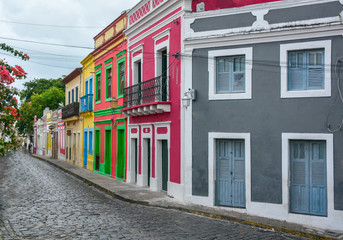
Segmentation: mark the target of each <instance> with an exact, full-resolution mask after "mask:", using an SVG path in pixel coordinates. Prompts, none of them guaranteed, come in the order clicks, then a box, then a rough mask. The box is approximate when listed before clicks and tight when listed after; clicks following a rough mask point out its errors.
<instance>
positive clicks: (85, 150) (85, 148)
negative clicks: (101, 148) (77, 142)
mask: <svg viewBox="0 0 343 240" xmlns="http://www.w3.org/2000/svg"><path fill="white" fill-rule="evenodd" d="M87 139H88V134H87V129H85V132H84V135H83V166H86V167H87V154H88V153H87Z"/></svg>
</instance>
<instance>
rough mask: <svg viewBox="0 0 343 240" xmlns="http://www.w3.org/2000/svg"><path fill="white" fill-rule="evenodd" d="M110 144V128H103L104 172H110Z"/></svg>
mask: <svg viewBox="0 0 343 240" xmlns="http://www.w3.org/2000/svg"><path fill="white" fill-rule="evenodd" d="M111 145H112V134H111V130H105V174H111V160H112V157H111V153H112V151H111Z"/></svg>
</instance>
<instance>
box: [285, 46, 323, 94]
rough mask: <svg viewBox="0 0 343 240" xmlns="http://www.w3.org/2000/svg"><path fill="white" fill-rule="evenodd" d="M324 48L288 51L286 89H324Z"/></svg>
mask: <svg viewBox="0 0 343 240" xmlns="http://www.w3.org/2000/svg"><path fill="white" fill-rule="evenodd" d="M324 69H325V68H324V49H312V50H302V51H289V52H288V90H289V91H302V90H320V89H324Z"/></svg>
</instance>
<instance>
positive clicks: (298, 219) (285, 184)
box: [274, 133, 343, 230]
mask: <svg viewBox="0 0 343 240" xmlns="http://www.w3.org/2000/svg"><path fill="white" fill-rule="evenodd" d="M290 140H324V141H326V171H327V173H326V175H327V211H328V216H327V217H321V216H311V215H302V214H294V213H289V183H290V176H289V174H290V171H289V169H290V164H289V142H290ZM279 209H282V210H283V211H284V212H283V213H279V216H280V217H281V218H283V219H284V220H286V221H292V222H295V223H307V224H308V225H312V226H315V227H319V228H323V229H336V230H342V219H343V212H342V211H335V209H334V146H333V134H331V133H282V207H279ZM278 211H279V212H280V210H278ZM281 212H282V211H281ZM274 217H275V216H274ZM339 219H340V220H339Z"/></svg>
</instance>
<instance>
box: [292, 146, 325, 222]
mask: <svg viewBox="0 0 343 240" xmlns="http://www.w3.org/2000/svg"><path fill="white" fill-rule="evenodd" d="M290 158H291V186H290V194H291V203H290V210H291V212H295V213H304V214H312V215H319V216H326V215H327V189H326V146H325V141H291V144H290Z"/></svg>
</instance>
